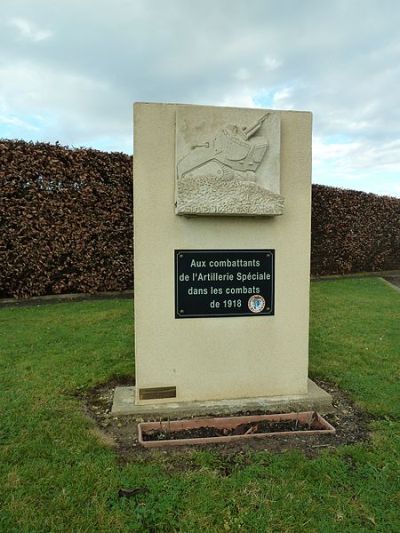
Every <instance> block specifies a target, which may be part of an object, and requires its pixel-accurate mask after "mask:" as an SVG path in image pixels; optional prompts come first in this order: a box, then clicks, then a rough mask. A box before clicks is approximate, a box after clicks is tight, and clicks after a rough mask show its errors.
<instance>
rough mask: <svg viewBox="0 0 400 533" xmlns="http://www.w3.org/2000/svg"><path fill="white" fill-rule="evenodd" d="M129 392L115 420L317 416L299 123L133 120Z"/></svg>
mask: <svg viewBox="0 0 400 533" xmlns="http://www.w3.org/2000/svg"><path fill="white" fill-rule="evenodd" d="M134 115H135V125H134V130H135V150H134V215H135V216H134V225H135V226H134V239H135V243H134V257H135V265H134V273H135V362H136V387H135V388H125V389H124V390H122V389H120V390H118V389H117V391H116V396H115V401H114V408H113V412H114V413H117V414H118V413H123V412H126V413H138V414H140V413H144V414H151V413H154V414H160V415H161V414H166V413H167V414H170V413H173V412H176V413H177V414H180V413H191V414H200V413H204V412H207V413H211V412H234V411H238V410H242V409H250V408H252V407H255V408H265V409H267V410H268V409H269V410H276V409H277V408H278V407H279V408H280V409H282V410H288V409H304V408H319V409H320V410H322V411H323V410H327V409H328V406H329V405H330V397H329V395H327V394H326V393H324V392H323V391H322V390H321V389H319V388H318V387H317V386H316V385H315V384H313V383H312V382H310V381H309V380H308V329H309V279H310V219H311V216H310V215H311V212H310V211H311V123H312V115H311V113H308V112H296V111H275V110H260V109H238V108H222V107H205V106H191V105H177V104H152V103H138V104H135V107H134Z"/></svg>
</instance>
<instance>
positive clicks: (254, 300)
mask: <svg viewBox="0 0 400 533" xmlns="http://www.w3.org/2000/svg"><path fill="white" fill-rule="evenodd" d="M247 305H248V308H249V309H250V311H251V312H252V313H261V311H263V310H264V307H265V298H263V297H262V296H261V294H253V296H250V298H249V301H248V303H247Z"/></svg>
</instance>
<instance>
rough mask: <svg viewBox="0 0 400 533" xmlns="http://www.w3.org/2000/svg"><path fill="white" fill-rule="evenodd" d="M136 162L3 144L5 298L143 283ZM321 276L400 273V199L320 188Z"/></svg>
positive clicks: (1, 273)
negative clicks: (137, 271) (137, 260)
mask: <svg viewBox="0 0 400 533" xmlns="http://www.w3.org/2000/svg"><path fill="white" fill-rule="evenodd" d="M132 200H133V197H132V158H131V157H129V156H127V155H125V154H121V153H106V152H100V151H97V150H88V149H68V148H65V147H62V146H59V145H51V144H45V143H27V142H24V141H6V140H3V141H1V140H0V298H1V297H3V298H4V297H17V298H24V297H30V296H41V295H44V294H60V293H73V292H92V293H94V292H98V291H118V290H124V289H131V288H132V287H133V272H132V254H133V249H132V242H133V235H132V233H133V229H132V225H133V224H132V203H133V202H132ZM311 265H312V273H313V274H314V275H324V274H343V273H350V272H358V271H374V270H391V269H398V268H400V200H399V199H396V198H389V197H384V196H375V195H373V194H366V193H362V192H356V191H348V190H341V189H335V188H332V187H324V186H320V185H314V186H313V208H312V255H311Z"/></svg>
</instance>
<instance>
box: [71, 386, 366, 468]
mask: <svg viewBox="0 0 400 533" xmlns="http://www.w3.org/2000/svg"><path fill="white" fill-rule="evenodd" d="M315 381H316V383H317V384H318V385H319V386H320V387H322V388H323V389H324V390H326V391H327V392H329V393H330V394H331V395H332V397H333V405H334V412H333V413H330V414H327V415H324V418H326V420H328V422H330V423H331V424H332V425H333V426H334V427H335V428H336V434H335V435H331V434H320V435H306V434H305V435H292V436H289V437H287V436H285V437H273V438H266V439H254V440H253V439H247V440H245V441H243V442H234V443H229V444H227V443H224V444H203V445H201V446H179V447H177V448H176V449H175V448H166V449H165V450H164V451H163V450H162V449H161V452H160V449H159V450H158V451H157V450H156V451H155V450H151V449H145V448H143V447H142V446H141V445H140V444H138V441H137V424H138V422H142V421H143V420H142V419H138V418H136V417H133V416H126V415H123V416H113V415H112V414H111V406H112V400H113V394H114V388H115V387H116V386H117V385H134V383H133V381H130V380H129V379H113V380H110V381H109V382H107V383H103V384H101V385H98V386H97V387H94V388H93V389H90V390H86V391H84V392H82V391H80V392H79V393H78V394H79V396H80V398H81V399H82V400H83V402H84V408H85V412H86V413H87V414H88V416H89V417H90V418H91V419H93V420H94V421H95V424H96V426H95V429H94V430H92V433H94V434H95V435H96V436H97V437H98V438H99V439H100V440H101V441H102V442H104V444H106V445H109V446H112V447H113V448H114V449H115V451H116V453H117V454H118V455H119V457H120V460H121V461H122V462H123V463H125V462H129V461H132V460H138V459H139V460H144V459H145V458H148V459H151V456H152V454H158V456H159V454H160V453H165V454H168V457H169V459H170V461H169V467H171V468H174V469H188V468H191V467H192V466H193V465H191V461H190V454H188V451H189V450H194V449H198V450H200V449H206V448H209V449H210V448H212V449H213V450H215V451H219V452H220V454H221V455H222V456H224V466H223V467H222V465H221V468H222V470H223V471H221V473H222V474H223V475H224V472H225V470H228V471H227V472H225V475H228V474H229V470H230V468H229V466H226V465H227V464H229V461H230V458H231V459H232V458H233V457H234V456H235V457H236V456H237V454H240V455H241V456H242V457H245V454H246V452H248V451H249V450H253V451H261V450H265V451H269V452H271V453H281V452H285V451H287V450H292V449H298V450H301V451H303V452H304V453H305V454H306V455H307V456H310V457H313V456H316V455H317V454H318V453H319V452H320V451H321V450H325V449H335V448H336V447H337V446H341V445H346V444H353V443H356V442H359V441H366V440H368V438H369V430H368V426H369V422H370V421H371V420H372V419H373V417H372V416H371V415H369V414H368V413H366V412H364V411H362V410H361V409H360V408H358V407H357V406H356V405H355V404H354V403H353V402H352V401H351V399H350V398H349V396H348V395H347V394H346V393H345V392H343V391H341V390H340V389H339V388H338V387H337V386H336V385H334V384H332V383H328V382H326V381H320V380H315ZM261 414H272V413H266V412H264V411H251V412H250V411H246V412H239V413H235V416H245V415H261ZM234 462H235V464H236V462H237V459H235V461H234ZM225 463H226V464H225Z"/></svg>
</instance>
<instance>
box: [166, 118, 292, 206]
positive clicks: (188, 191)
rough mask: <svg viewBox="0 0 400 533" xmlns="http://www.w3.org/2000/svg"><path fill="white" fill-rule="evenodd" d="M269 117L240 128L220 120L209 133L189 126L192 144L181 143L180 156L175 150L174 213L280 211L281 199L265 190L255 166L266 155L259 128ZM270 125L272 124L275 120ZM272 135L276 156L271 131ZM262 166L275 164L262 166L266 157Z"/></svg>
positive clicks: (265, 142)
mask: <svg viewBox="0 0 400 533" xmlns="http://www.w3.org/2000/svg"><path fill="white" fill-rule="evenodd" d="M270 115H271V113H270V112H267V113H264V114H262V115H261V116H259V117H257V118H256V119H255V120H253V121H252V122H251V123H248V124H247V125H242V126H241V125H238V124H232V123H226V124H224V125H222V126H221V127H219V128H218V129H216V130H215V131H214V132H204V133H203V132H202V128H201V127H199V126H198V127H197V129H196V125H195V127H194V128H193V130H194V132H195V133H193V134H192V135H191V136H190V138H192V139H193V137H194V140H195V142H194V143H192V144H189V145H188V143H186V145H185V148H186V149H185V150H184V151H183V155H181V154H180V153H179V150H178V149H177V176H176V204H175V209H176V214H179V215H279V214H282V212H283V203H284V201H283V197H282V196H280V194H277V193H276V192H274V191H272V190H268V188H266V187H265V184H264V183H263V180H262V175H260V167H261V166H262V164H263V163H264V160H265V159H266V158H268V155H269V154H268V152H269V148H270V141H269V139H268V128H266V129H265V128H264V129H265V131H266V132H267V135H265V134H264V133H263V131H262V129H263V126H264V124H265V123H266V122H267V120H268V118H269V117H270ZM275 118H276V117H275ZM270 123H271V121H270ZM272 123H273V124H275V125H276V120H274V121H272ZM178 125H179V124H177V127H178ZM185 127H186V129H188V128H190V122H189V125H188V121H186V122H185ZM275 129H276V127H275ZM197 130H198V131H199V133H198V134H197V133H196V132H197ZM210 133H211V134H210ZM273 133H274V135H275V138H272V140H273V143H274V157H275V159H276V131H275V132H273ZM279 133H280V131H279ZM270 136H271V135H270ZM200 137H202V138H200ZM177 141H178V142H179V137H178V138H177ZM177 148H179V146H178V147H177ZM278 165H279V162H278ZM265 166H266V168H267V171H268V169H269V168H275V167H276V165H275V167H273V166H271V164H270V165H269V166H268V161H267V165H265ZM278 169H279V166H278ZM264 173H265V169H264ZM267 177H268V176H267Z"/></svg>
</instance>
